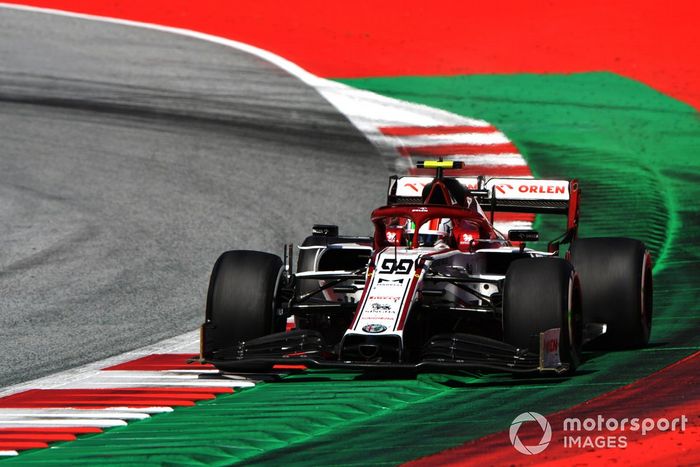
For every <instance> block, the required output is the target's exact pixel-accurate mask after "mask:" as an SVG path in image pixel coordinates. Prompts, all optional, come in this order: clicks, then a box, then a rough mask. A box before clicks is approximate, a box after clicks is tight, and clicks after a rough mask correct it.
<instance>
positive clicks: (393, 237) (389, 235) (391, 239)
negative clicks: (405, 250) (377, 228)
mask: <svg viewBox="0 0 700 467" xmlns="http://www.w3.org/2000/svg"><path fill="white" fill-rule="evenodd" d="M386 240H387V241H388V242H389V243H396V232H391V231H389V232H387V233H386Z"/></svg>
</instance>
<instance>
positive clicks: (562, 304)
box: [503, 258, 582, 370]
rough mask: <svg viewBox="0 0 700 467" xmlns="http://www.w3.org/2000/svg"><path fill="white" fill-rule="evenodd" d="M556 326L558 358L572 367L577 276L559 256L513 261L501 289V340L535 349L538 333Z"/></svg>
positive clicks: (578, 330)
mask: <svg viewBox="0 0 700 467" xmlns="http://www.w3.org/2000/svg"><path fill="white" fill-rule="evenodd" d="M553 328H559V329H560V334H559V357H560V359H561V361H562V363H568V364H569V368H570V369H571V370H574V369H575V368H576V366H578V364H579V362H580V355H581V342H582V313H581V293H580V288H579V281H578V276H577V275H576V273H575V272H574V269H573V267H572V266H571V264H569V262H567V261H565V260H563V259H560V258H525V259H519V260H516V261H513V263H511V265H510V267H509V268H508V272H507V273H506V279H505V284H504V291H503V340H504V341H505V342H506V343H508V344H511V345H513V346H515V347H517V348H520V349H528V350H529V351H531V352H533V353H538V352H539V336H540V333H541V332H544V331H547V330H548V329H553Z"/></svg>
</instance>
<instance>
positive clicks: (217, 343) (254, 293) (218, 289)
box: [202, 250, 284, 358]
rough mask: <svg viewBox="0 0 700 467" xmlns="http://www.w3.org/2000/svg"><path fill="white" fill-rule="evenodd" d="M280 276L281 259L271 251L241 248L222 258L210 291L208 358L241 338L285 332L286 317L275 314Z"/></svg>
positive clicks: (205, 338) (205, 335)
mask: <svg viewBox="0 0 700 467" xmlns="http://www.w3.org/2000/svg"><path fill="white" fill-rule="evenodd" d="M281 277H282V260H281V259H280V258H279V256H276V255H272V254H270V253H263V252H260V251H246V250H238V251H227V252H226V253H224V254H222V255H221V256H220V257H219V259H218V260H217V261H216V263H215V264H214V269H213V270H212V273H211V279H210V281H209V292H208V294H207V308H206V322H205V324H204V327H203V349H202V350H203V354H204V357H205V358H207V357H211V355H212V353H213V352H214V351H215V350H221V349H225V348H229V347H231V346H233V345H235V344H237V343H238V342H239V341H246V340H250V339H255V338H257V337H262V336H264V335H267V334H270V333H272V332H281V331H284V320H280V319H278V318H277V317H276V316H275V311H276V310H275V299H276V296H277V290H278V288H279V284H280V280H281Z"/></svg>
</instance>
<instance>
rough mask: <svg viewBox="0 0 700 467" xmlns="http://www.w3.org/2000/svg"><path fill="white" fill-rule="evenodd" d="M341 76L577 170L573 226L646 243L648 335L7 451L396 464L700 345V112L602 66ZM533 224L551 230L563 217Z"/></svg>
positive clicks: (565, 173)
mask: <svg viewBox="0 0 700 467" xmlns="http://www.w3.org/2000/svg"><path fill="white" fill-rule="evenodd" d="M346 82H348V83H350V84H352V85H355V86H357V87H362V88H366V89H370V90H374V91H377V92H380V93H382V94H386V95H390V96H392V97H398V98H401V99H405V100H409V101H414V102H419V103H424V104H428V105H432V106H435V107H440V108H444V109H447V110H450V111H452V112H455V113H459V114H463V115H466V116H479V117H481V118H484V119H486V120H488V121H489V122H491V123H493V124H495V125H497V126H498V127H499V128H501V129H503V130H504V131H505V132H506V133H507V135H508V136H509V137H510V138H511V139H513V140H514V141H515V142H516V144H517V145H518V147H519V148H521V150H522V151H523V153H524V155H525V157H526V158H527V160H528V162H529V163H530V164H531V166H532V168H533V170H534V172H535V174H536V175H538V176H545V177H572V176H577V177H579V178H580V179H581V182H582V186H583V189H584V193H583V196H584V201H583V208H582V229H581V230H582V235H588V236H593V235H627V236H634V237H638V238H641V239H643V240H645V241H646V242H647V244H648V245H649V246H650V247H651V248H652V250H653V252H654V255H655V258H656V267H655V288H656V296H655V299H656V304H655V309H656V313H657V317H658V318H659V319H658V320H657V321H656V322H655V324H654V332H653V341H654V346H652V347H650V348H648V349H645V350H643V351H641V352H640V351H627V352H615V353H608V354H604V353H591V354H589V355H588V358H589V360H588V361H587V362H586V363H585V364H584V365H583V366H582V367H581V369H580V372H579V374H577V375H576V376H575V377H573V378H546V377H543V378H529V377H511V376H510V375H478V374H475V375H468V376H447V375H422V376H420V377H418V378H417V379H415V380H385V381H382V380H371V379H366V378H364V379H363V378H361V377H359V376H358V375H357V374H354V373H334V372H311V373H309V374H307V375H299V376H293V377H289V378H286V379H284V381H283V382H281V383H269V384H263V385H261V386H259V387H256V388H253V389H249V390H244V391H241V392H239V393H236V394H233V395H230V396H223V397H219V398H217V399H216V400H213V401H206V402H203V403H200V404H198V405H197V406H196V407H192V408H178V409H176V410H175V411H174V412H172V413H169V414H162V415H158V416H155V417H153V418H152V419H150V420H143V421H138V422H135V423H132V424H130V425H129V426H128V427H123V428H115V429H111V430H109V431H107V432H105V433H103V434H99V435H94V436H89V437H84V438H81V439H79V440H77V441H75V442H70V443H62V444H60V445H58V444H57V445H55V446H56V447H55V448H52V449H48V450H36V451H33V452H27V453H24V454H21V455H20V456H18V457H17V458H13V459H8V460H6V461H4V462H6V463H7V464H12V463H15V464H21V465H96V464H99V465H121V464H124V465H127V464H128V465H133V464H137V465H148V464H163V463H166V464H168V465H200V464H206V465H230V464H232V463H235V462H240V463H243V464H245V463H253V464H263V465H265V464H275V465H277V464H284V465H323V464H333V465H370V464H373V465H384V464H386V465H395V464H397V463H400V462H403V461H407V460H410V459H413V458H415V457H418V456H422V455H426V454H431V453H434V452H437V451H440V450H443V449H445V448H449V447H452V446H455V445H458V444H461V443H463V442H465V441H467V440H470V439H474V438H476V437H479V436H482V435H485V434H488V433H491V432H494V431H498V430H502V429H504V428H506V427H507V426H508V425H509V424H510V422H511V421H512V419H513V418H514V417H515V416H516V415H518V414H519V413H521V412H523V411H526V410H527V411H530V410H534V411H538V412H540V413H544V414H546V413H551V412H553V411H556V410H560V409H563V408H566V407H570V406H571V405H574V404H576V403H579V402H582V401H585V400H587V399H589V398H591V397H595V396H596V395H598V394H601V393H604V392H607V391H610V390H612V389H614V388H616V387H619V386H621V385H624V384H626V383H629V382H631V381H634V380H636V379H639V378H640V377H643V376H645V375H647V374H649V373H650V372H653V371H655V370H658V369H660V368H662V367H663V366H666V365H668V364H669V363H671V362H673V361H676V360H678V359H680V358H682V357H684V356H686V355H689V354H690V353H693V352H694V351H696V350H697V349H698V347H700V336H699V335H698V333H697V324H698V321H697V320H698V315H699V314H698V305H697V302H698V298H699V296H700V294H699V291H700V285H699V283H700V282H699V281H698V275H697V274H698V273H697V272H696V271H700V267H699V266H700V251H697V248H696V245H694V243H696V242H697V238H700V235H699V233H700V232H699V230H700V222H699V221H700V209H699V208H698V203H697V200H698V199H700V196H699V195H700V183H698V182H700V170H699V169H700V167H699V166H700V159H699V158H697V155H696V152H697V149H698V148H700V122H699V120H698V114H697V113H696V112H695V111H694V110H692V109H691V108H690V107H688V106H685V105H684V104H681V103H678V102H676V101H674V100H672V99H670V98H667V97H666V96H664V95H661V94H659V93H657V92H655V91H653V90H652V89H649V88H648V87H646V86H643V85H641V84H639V83H636V82H633V81H630V80H627V79H625V78H622V77H619V76H615V75H611V74H606V73H593V74H580V75H546V76H538V75H511V76H469V77H445V78H385V79H368V80H352V81H346ZM555 224H556V225H555ZM537 227H538V228H539V230H540V231H541V233H542V237H543V238H550V237H553V236H555V232H558V231H559V228H560V227H561V224H560V223H553V222H550V221H547V220H539V221H538V226H537Z"/></svg>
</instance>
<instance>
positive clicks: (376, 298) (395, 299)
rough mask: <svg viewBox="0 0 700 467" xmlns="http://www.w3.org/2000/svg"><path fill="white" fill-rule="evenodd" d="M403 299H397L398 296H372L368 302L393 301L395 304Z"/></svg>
mask: <svg viewBox="0 0 700 467" xmlns="http://www.w3.org/2000/svg"><path fill="white" fill-rule="evenodd" d="M400 299H401V297H396V296H391V295H370V296H369V297H368V298H367V300H369V301H375V300H378V301H383V300H391V301H393V302H398V301H399V300H400Z"/></svg>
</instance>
